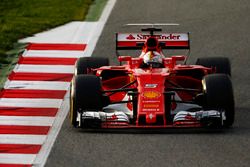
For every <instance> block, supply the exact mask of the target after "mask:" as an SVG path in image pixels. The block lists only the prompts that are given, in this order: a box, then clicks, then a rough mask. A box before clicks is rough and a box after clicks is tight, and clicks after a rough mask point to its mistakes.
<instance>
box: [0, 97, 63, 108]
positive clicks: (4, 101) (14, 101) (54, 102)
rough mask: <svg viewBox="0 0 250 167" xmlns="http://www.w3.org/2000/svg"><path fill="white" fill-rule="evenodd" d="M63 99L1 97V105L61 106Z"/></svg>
mask: <svg viewBox="0 0 250 167" xmlns="http://www.w3.org/2000/svg"><path fill="white" fill-rule="evenodd" d="M61 103H62V100H61V99H32V98H0V106H1V107H30V108H59V107H60V106H61Z"/></svg>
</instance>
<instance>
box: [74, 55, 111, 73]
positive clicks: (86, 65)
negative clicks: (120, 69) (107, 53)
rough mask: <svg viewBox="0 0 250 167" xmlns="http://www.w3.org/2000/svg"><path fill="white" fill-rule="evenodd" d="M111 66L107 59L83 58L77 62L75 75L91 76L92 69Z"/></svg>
mask: <svg viewBox="0 0 250 167" xmlns="http://www.w3.org/2000/svg"><path fill="white" fill-rule="evenodd" d="M102 66H109V59H108V58H105V57H81V58H79V59H78V60H77V62H76V67H75V75H79V74H89V73H90V72H91V69H93V68H99V67H102Z"/></svg>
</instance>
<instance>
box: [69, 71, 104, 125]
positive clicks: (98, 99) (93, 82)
mask: <svg viewBox="0 0 250 167" xmlns="http://www.w3.org/2000/svg"><path fill="white" fill-rule="evenodd" d="M70 99H71V103H70V104H71V107H70V120H71V124H72V125H73V126H75V127H77V126H78V124H79V123H78V122H77V114H78V113H82V112H84V111H100V110H102V108H103V107H104V106H106V105H107V97H105V96H103V94H102V90H101V80H100V78H99V77H97V76H95V75H77V76H75V77H74V80H73V81H72V84H71V98H70Z"/></svg>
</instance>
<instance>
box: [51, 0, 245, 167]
mask: <svg viewBox="0 0 250 167" xmlns="http://www.w3.org/2000/svg"><path fill="white" fill-rule="evenodd" d="M249 15H250V1H249V0H238V1H233V0H220V1H218V0H203V1H201V0H188V1H182V0H154V1H152V0H129V1H128V0H118V2H117V3H116V5H115V7H114V9H113V11H112V13H111V16H110V18H109V20H108V22H107V24H106V26H105V28H104V31H103V33H102V35H101V38H100V39H99V42H98V44H97V47H96V49H95V51H94V54H93V56H107V57H109V58H110V60H111V62H112V63H114V64H115V63H117V61H116V59H115V40H114V37H115V36H114V33H115V32H119V31H121V32H131V31H136V30H137V29H138V27H122V25H124V24H126V23H137V22H138V23H148V22H152V23H165V22H170V23H171V22H177V23H180V24H181V26H178V27H168V28H167V30H168V31H173V32H187V31H189V32H191V38H192V42H191V49H192V54H191V57H190V59H189V63H194V62H195V60H196V58H197V57H208V56H226V57H229V58H230V60H231V64H232V81H233V84H234V93H235V102H236V121H235V124H234V126H233V128H231V129H227V130H223V131H217V132H210V131H203V130H195V131H194V130H192V131H191V130H185V131H177V132H175V131H172V130H171V131H166V132H164V133H159V132H157V133H142V132H124V133H112V132H83V131H81V130H77V129H74V128H72V127H71V126H70V123H69V120H68V119H66V120H65V122H64V125H63V127H62V129H61V132H60V134H59V136H58V138H57V140H56V143H55V145H54V147H53V149H52V151H51V154H50V156H49V159H48V161H47V164H46V166H47V167H56V166H60V167H62V166H72V167H77V166H87V167H95V166H96V167H99V166H143V167H146V166H150V167H151V166H171V167H174V166H176V167H180V166H192V167H195V166H202V167H203V166H209V167H210V166H211V167H212V166H213V167H217V166H218V167H219V166H220V167H224V166H225V167H226V166H227V167H229V166H230V167H233V166H235V167H239V166H241V167H243V166H246V167H247V166H250V155H249V152H250V93H249V90H250V65H249V62H250V47H249V46H250V45H249V43H250V35H249V27H250V19H249Z"/></svg>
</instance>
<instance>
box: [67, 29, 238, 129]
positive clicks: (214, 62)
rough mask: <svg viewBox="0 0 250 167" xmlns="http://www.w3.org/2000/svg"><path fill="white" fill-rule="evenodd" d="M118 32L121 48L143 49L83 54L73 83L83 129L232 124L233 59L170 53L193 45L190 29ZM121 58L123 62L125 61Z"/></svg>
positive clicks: (74, 111)
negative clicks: (190, 60) (114, 57)
mask: <svg viewBox="0 0 250 167" xmlns="http://www.w3.org/2000/svg"><path fill="white" fill-rule="evenodd" d="M160 31H161V29H159V28H146V29H142V32H141V33H117V34H116V48H117V51H118V50H128V49H129V50H131V49H132V50H133V49H141V55H140V56H137V57H135V58H134V57H131V56H119V57H118V60H119V61H120V62H121V65H120V66H109V61H108V59H107V58H102V57H83V58H80V59H79V60H78V61H77V63H76V69H75V76H74V79H73V81H72V85H71V110H70V119H71V123H72V125H73V126H75V127H82V128H180V127H181V128H186V127H230V126H231V125H232V124H233V122H234V96H233V88H232V83H231V79H230V75H231V69H230V62H229V60H228V59H227V58H224V57H210V58H198V60H197V62H196V65H186V59H187V56H171V57H166V56H164V54H163V50H167V49H187V50H189V34H188V33H161V32H160ZM122 62H123V65H122Z"/></svg>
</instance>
